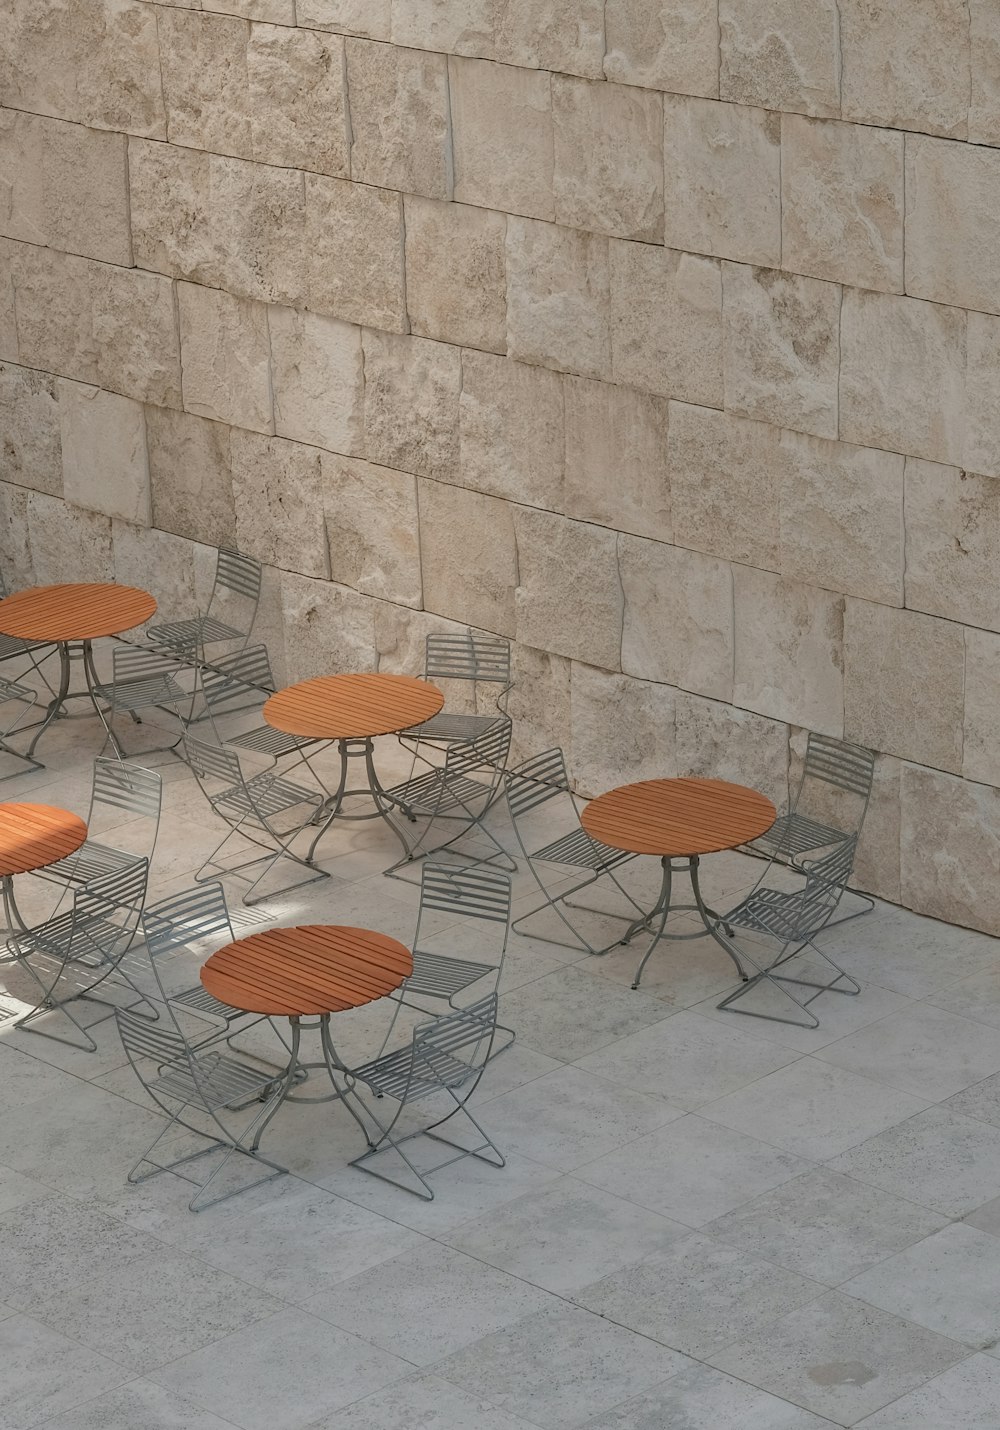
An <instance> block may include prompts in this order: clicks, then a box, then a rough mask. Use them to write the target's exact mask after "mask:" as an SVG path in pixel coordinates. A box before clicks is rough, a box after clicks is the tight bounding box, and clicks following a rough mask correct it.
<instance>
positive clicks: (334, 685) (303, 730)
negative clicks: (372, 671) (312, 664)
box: [263, 675, 444, 740]
mask: <svg viewBox="0 0 1000 1430" xmlns="http://www.w3.org/2000/svg"><path fill="white" fill-rule="evenodd" d="M443 704H444V696H443V695H442V693H441V691H440V690H438V688H437V686H436V685H431V684H430V683H429V682H428V681H426V680H415V679H414V678H413V676H411V675H321V676H319V677H318V678H317V679H316V680H303V681H300V683H299V684H298V685H289V686H288V688H287V689H285V690H279V691H278V693H277V695H272V696H271V698H270V700H268V701H267V702H266V703H265V705H264V710H263V714H264V719H265V720H266V722H267V723H268V725H270V726H271V727H272V728H273V729H275V730H283V731H284V732H285V734H287V735H303V736H308V737H310V738H312V739H314V740H363V739H368V738H370V737H371V736H373V735H395V734H397V733H398V732H399V731H400V730H409V729H410V728H411V727H412V726H413V725H420V724H422V723H423V721H424V720H429V719H430V717H431V716H432V715H436V714H437V713H438V711H439V710H440V709H441V707H442V705H443Z"/></svg>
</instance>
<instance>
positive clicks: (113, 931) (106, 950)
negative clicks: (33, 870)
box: [72, 859, 149, 958]
mask: <svg viewBox="0 0 1000 1430" xmlns="http://www.w3.org/2000/svg"><path fill="white" fill-rule="evenodd" d="M148 883H149V860H148V859H138V860H136V862H135V863H134V864H129V865H128V866H127V867H126V868H124V869H118V870H115V871H114V872H113V873H111V874H101V875H100V876H99V877H98V878H96V879H91V880H90V881H89V883H86V884H83V885H81V886H80V887H79V888H78V889H76V890H75V891H74V894H73V919H72V937H73V938H74V939H76V938H77V937H78V936H79V935H80V934H85V935H86V937H87V938H90V939H93V941H94V942H95V943H96V944H97V946H98V948H100V950H101V951H102V953H103V954H104V955H105V957H109V958H115V957H119V956H120V955H121V954H123V953H125V952H126V950H127V949H128V947H129V945H130V944H131V943H132V940H133V939H134V938H135V935H136V932H137V930H138V928H139V921H140V919H141V918H142V909H143V904H144V903H145V900H146V889H147V887H148Z"/></svg>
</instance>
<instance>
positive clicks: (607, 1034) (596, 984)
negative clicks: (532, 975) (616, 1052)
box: [503, 966, 670, 1061]
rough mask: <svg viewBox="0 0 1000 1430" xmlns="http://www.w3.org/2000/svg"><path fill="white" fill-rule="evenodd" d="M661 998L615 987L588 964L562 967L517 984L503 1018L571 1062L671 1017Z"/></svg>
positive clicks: (522, 1034)
mask: <svg viewBox="0 0 1000 1430" xmlns="http://www.w3.org/2000/svg"><path fill="white" fill-rule="evenodd" d="M669 1013H670V1010H669V1008H666V1007H664V1005H663V1004H662V1003H661V1002H660V1000H659V999H658V998H651V997H650V996H649V995H648V994H646V993H643V992H641V990H640V991H639V992H636V993H633V992H632V990H631V989H630V988H616V987H615V986H614V985H613V984H609V982H608V980H607V979H606V978H601V977H599V976H598V975H597V974H595V973H592V972H590V971H589V970H588V969H587V968H586V967H583V968H579V967H575V966H574V967H572V968H562V969H560V970H559V971H558V972H556V973H550V974H549V975H548V976H547V977H546V978H539V979H536V980H535V981H534V982H532V983H528V984H526V985H525V986H524V987H523V988H515V989H514V991H513V992H512V993H509V994H508V995H507V997H506V998H505V999H504V1004H503V1018H504V1022H506V1023H507V1024H508V1025H509V1026H510V1027H512V1028H516V1029H517V1034H518V1037H519V1038H520V1039H521V1041H522V1042H524V1043H526V1044H527V1045H528V1046H529V1047H532V1048H537V1049H538V1051H539V1052H540V1053H546V1054H547V1055H548V1056H549V1057H552V1058H563V1059H565V1060H566V1061H572V1060H575V1059H576V1058H582V1057H585V1056H586V1054H587V1053H591V1052H595V1051H596V1050H597V1049H598V1048H601V1047H604V1046H605V1045H606V1044H607V1043H613V1042H614V1041H615V1040H616V1039H618V1038H624V1037H627V1036H628V1034H629V1033H634V1032H637V1031H638V1029H639V1028H644V1027H646V1026H647V1024H649V1023H657V1022H659V1021H660V1019H661V1018H666V1017H667V1016H669Z"/></svg>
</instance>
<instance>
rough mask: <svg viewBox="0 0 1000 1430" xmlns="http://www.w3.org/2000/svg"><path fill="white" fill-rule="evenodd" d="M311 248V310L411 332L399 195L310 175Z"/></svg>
mask: <svg viewBox="0 0 1000 1430" xmlns="http://www.w3.org/2000/svg"><path fill="white" fill-rule="evenodd" d="M306 252H307V263H308V290H309V307H310V308H315V309H316V310H317V311H318V312H321V313H329V314H330V316H331V317H334V318H343V319H344V321H345V322H348V323H371V324H372V325H373V327H378V328H385V329H388V330H389V331H390V332H395V333H401V332H405V331H406V298H405V296H404V290H403V204H402V199H401V198H400V196H399V195H398V194H393V193H387V192H385V191H384V190H382V189H372V188H368V187H367V186H366V185H364V184H349V183H347V182H346V181H345V180H343V179H328V178H325V177H323V176H321V175H318V174H307V175H306Z"/></svg>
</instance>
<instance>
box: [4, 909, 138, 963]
mask: <svg viewBox="0 0 1000 1430" xmlns="http://www.w3.org/2000/svg"><path fill="white" fill-rule="evenodd" d="M122 934H123V930H122V928H121V925H119V924H116V923H113V922H112V921H111V920H110V919H102V918H88V919H87V920H86V922H80V921H79V920H78V919H77V918H76V917H75V915H74V913H73V910H72V909H69V910H67V911H66V913H64V914H58V915H57V916H56V917H55V918H53V919H49V920H48V921H47V922H46V923H44V924H39V925H38V927H37V928H33V929H28V930H27V932H23V933H16V934H12V935H11V936H10V937H9V938H8V940H7V947H8V948H12V949H13V950H14V955H13V956H14V957H15V958H29V957H31V956H32V955H33V954H48V955H49V956H50V957H52V958H57V959H59V960H60V961H61V962H63V963H65V962H67V961H73V962H81V961H82V960H88V961H90V960H96V962H97V963H106V962H107V961H108V959H114V958H116V957H117V956H118V954H119V953H120V952H122V949H121V948H120V947H119V945H120V943H121V939H122ZM130 936H131V935H130Z"/></svg>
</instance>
